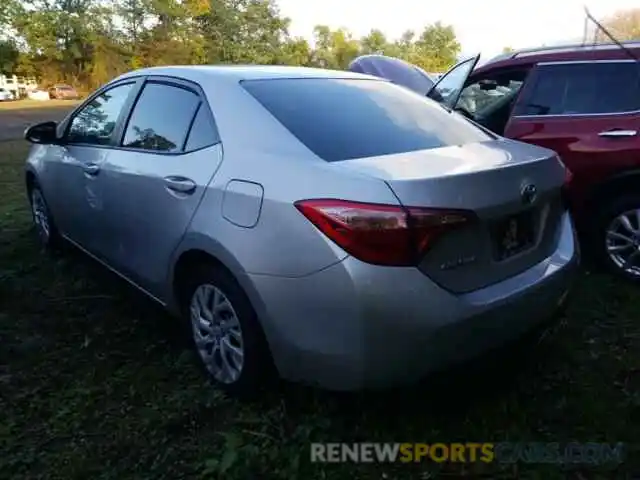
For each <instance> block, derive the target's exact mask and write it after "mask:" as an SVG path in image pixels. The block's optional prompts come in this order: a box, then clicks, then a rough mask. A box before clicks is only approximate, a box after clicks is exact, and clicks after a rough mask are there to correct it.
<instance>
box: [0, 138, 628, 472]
mask: <svg viewBox="0 0 640 480" xmlns="http://www.w3.org/2000/svg"><path fill="white" fill-rule="evenodd" d="M26 151H27V148H26V146H25V145H24V144H23V143H22V142H4V143H0V412H1V413H0V478H46V479H55V478H60V479H73V478H78V479H98V478H105V479H125V478H135V479H146V478H149V479H151V478H154V479H156V478H224V479H239V480H247V479H271V478H274V479H275V478H278V479H295V478H300V479H303V480H307V479H308V480H315V479H329V480H334V479H336V480H342V479H349V480H355V479H365V478H371V479H381V478H386V479H418V478H435V477H436V476H438V475H437V474H438V473H440V476H443V477H445V476H446V478H458V477H460V476H463V475H465V474H467V475H470V474H471V473H476V474H479V473H483V472H484V473H486V474H487V475H488V476H487V477H486V478H532V479H533V478H539V479H554V478H566V477H565V471H564V470H562V469H561V468H560V467H557V466H553V467H552V466H544V465H530V464H520V465H518V467H517V468H514V467H511V466H510V467H506V466H499V465H488V466H482V465H476V464H474V465H467V466H462V465H435V464H422V465H413V466H406V465H372V464H369V465H352V464H342V465H319V464H311V463H310V462H309V461H308V458H309V443H310V442H314V441H334V442H337V441H345V442H351V441H366V442H384V441H389V442H412V441H416V442H436V441H440V442H451V441H507V440H508V441H540V442H565V441H579V442H589V441H602V442H618V441H619V442H627V443H628V444H629V445H630V448H631V449H632V452H631V453H630V456H629V460H628V461H627V462H626V463H625V464H624V465H622V466H620V467H618V468H617V470H615V471H612V470H610V468H613V467H607V468H609V469H607V468H604V467H602V468H599V469H598V470H589V469H588V468H580V469H575V468H574V469H570V470H568V472H569V473H570V475H569V478H576V479H586V478H607V479H611V478H623V476H624V475H625V474H626V473H629V472H635V473H640V455H638V453H639V452H638V450H637V449H636V447H635V446H634V442H637V441H638V440H639V439H640V432H639V428H638V426H639V425H640V415H639V410H638V408H639V406H640V393H639V392H640V341H639V338H640V337H639V336H640V327H639V325H640V323H639V321H638V316H639V314H638V312H639V310H640V308H639V307H640V301H639V298H640V296H639V295H638V290H637V289H635V288H633V287H631V286H628V285H624V284H622V283H618V282H617V281H614V280H612V279H610V278H608V277H603V276H598V275H593V274H592V275H587V274H585V275H583V276H582V278H581V280H580V282H579V284H578V286H577V289H576V292H575V299H574V301H573V303H572V305H571V307H570V309H569V312H568V314H567V320H568V322H567V325H566V326H565V327H564V328H563V329H562V330H561V331H560V332H558V334H557V335H556V336H554V337H553V338H551V339H550V340H549V341H547V342H546V343H545V344H543V345H542V346H541V348H540V350H539V351H537V353H536V355H535V356H534V357H533V358H531V359H530V361H529V362H527V363H526V364H523V365H521V366H518V367H517V368H516V369H514V370H516V371H517V373H513V374H511V375H510V374H508V370H509V369H503V368H496V369H493V370H492V369H490V368H488V367H486V368H485V367H482V368H480V369H479V370H477V371H476V373H475V375H470V374H466V375H465V374H456V375H454V374H453V373H452V374H451V375H450V376H442V377H441V378H434V379H432V380H431V381H430V382H427V383H425V384H424V385H420V386H416V387H413V388H408V389H403V390H400V391H393V392H385V393H377V394H371V393H367V394H355V395H337V394H331V393H326V392H318V391H315V390H312V389H308V388H305V387H301V386H291V385H285V386H282V387H281V388H278V389H277V390H274V391H272V392H271V393H270V394H268V395H266V396H265V397H264V398H263V399H262V400H261V401H260V402H256V403H239V402H237V401H234V400H232V399H229V398H226V397H225V396H223V395H222V394H220V393H219V392H217V391H214V390H213V389H212V388H211V387H210V386H209V385H208V384H207V382H206V380H205V379H204V377H203V375H202V374H201V372H200V370H199V369H198V368H197V366H196V363H195V361H194V357H193V355H192V353H191V352H190V350H189V348H188V342H187V341H186V339H185V336H184V335H183V334H182V333H181V332H182V330H181V328H180V327H179V325H178V322H177V321H175V320H173V319H171V318H168V317H167V316H166V315H165V314H164V313H163V312H162V311H161V310H160V309H159V308H157V307H156V306H154V305H152V304H151V303H150V302H149V301H147V300H145V299H144V298H142V297H141V296H140V295H139V294H137V293H136V292H133V291H131V290H130V289H129V288H128V287H126V286H124V285H123V284H122V282H120V281H118V280H116V279H114V278H113V277H112V276H111V275H110V274H107V273H106V272H105V271H103V269H101V268H100V267H98V266H96V265H94V264H93V263H92V262H89V261H88V260H86V259H83V258H82V257H81V256H80V255H79V254H74V253H72V252H69V253H65V254H64V255H62V256H59V257H57V258H54V257H50V256H47V255H44V254H42V253H41V252H40V251H39V249H38V247H37V245H36V243H35V241H34V235H33V233H32V231H31V227H30V218H29V215H28V209H27V203H26V198H25V195H24V189H23V179H22V165H23V163H22V162H23V160H24V157H25V154H26ZM514 321H517V319H514ZM634 455H635V457H634ZM463 467H464V468H463ZM225 469H226V470H225ZM222 470H225V471H224V473H221V471H222ZM449 475H451V476H449Z"/></svg>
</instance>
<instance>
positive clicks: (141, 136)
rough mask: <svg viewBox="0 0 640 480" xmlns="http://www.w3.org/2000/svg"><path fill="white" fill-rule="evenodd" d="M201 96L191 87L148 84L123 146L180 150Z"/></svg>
mask: <svg viewBox="0 0 640 480" xmlns="http://www.w3.org/2000/svg"><path fill="white" fill-rule="evenodd" d="M199 104H200V97H198V95H196V94H195V93H194V92H192V91H191V90H187V89H185V88H181V87H178V86H174V85H168V84H164V83H156V82H149V83H146V84H145V86H144V88H143V90H142V93H141V94H140V98H138V101H137V102H136V105H135V107H134V108H133V113H132V114H131V118H130V119H129V123H128V124H127V129H126V132H125V134H124V140H123V141H122V146H123V147H128V148H139V149H143V150H151V151H157V152H180V151H182V146H183V145H184V142H185V139H186V138H187V133H188V132H189V128H190V127H191V121H192V120H193V116H194V115H195V113H196V109H197V108H198V105H199Z"/></svg>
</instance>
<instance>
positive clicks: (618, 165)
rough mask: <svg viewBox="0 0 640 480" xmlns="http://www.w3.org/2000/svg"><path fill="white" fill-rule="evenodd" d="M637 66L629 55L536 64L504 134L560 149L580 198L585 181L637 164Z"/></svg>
mask: <svg viewBox="0 0 640 480" xmlns="http://www.w3.org/2000/svg"><path fill="white" fill-rule="evenodd" d="M639 84H640V68H639V67H638V62H636V61H630V60H607V61H589V62H550V63H539V64H538V65H536V66H535V67H534V69H533V71H532V72H531V75H530V77H529V79H528V80H527V82H526V84H525V86H524V87H523V91H522V93H521V95H520V97H519V99H518V101H517V103H516V105H515V107H514V111H513V116H512V118H511V119H510V120H509V123H508V124H507V128H506V130H505V136H507V137H509V138H513V139H516V140H521V141H524V142H529V143H533V144H537V145H541V146H543V147H547V148H550V149H552V150H555V151H556V152H558V153H559V154H560V156H561V158H562V160H563V161H564V163H565V164H566V165H567V166H568V167H569V169H570V170H571V171H572V173H573V180H572V182H571V188H572V190H573V192H572V197H573V198H574V201H577V202H578V203H581V202H583V201H584V200H585V199H586V196H587V193H588V192H587V186H588V185H593V184H596V183H598V182H600V181H602V180H605V179H606V178H608V177H610V176H611V175H613V174H615V173H619V172H621V171H624V170H625V169H629V168H638V164H639V162H638V156H637V155H638V151H639V150H640V87H639Z"/></svg>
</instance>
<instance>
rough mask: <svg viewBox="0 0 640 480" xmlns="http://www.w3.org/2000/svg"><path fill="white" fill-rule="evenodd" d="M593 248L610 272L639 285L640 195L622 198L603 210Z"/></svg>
mask: <svg viewBox="0 0 640 480" xmlns="http://www.w3.org/2000/svg"><path fill="white" fill-rule="evenodd" d="M594 247H595V253H596V255H597V257H598V259H599V260H600V263H601V264H602V265H603V266H604V267H605V268H606V269H607V270H609V271H610V272H612V273H614V274H616V275H618V276H619V277H622V278H624V279H626V280H630V281H634V282H640V195H634V194H631V195H626V196H623V197H619V198H617V199H615V200H614V201H612V202H611V203H609V204H608V205H607V206H606V207H604V208H603V210H602V211H601V213H600V215H599V219H598V221H597V226H596V232H595V245H594Z"/></svg>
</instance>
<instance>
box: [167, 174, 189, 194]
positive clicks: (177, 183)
mask: <svg viewBox="0 0 640 480" xmlns="http://www.w3.org/2000/svg"><path fill="white" fill-rule="evenodd" d="M164 183H165V185H166V186H167V188H168V189H169V190H172V191H174V192H177V193H185V194H191V193H193V192H195V190H196V182H194V181H193V180H191V179H189V178H184V177H165V179H164Z"/></svg>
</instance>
